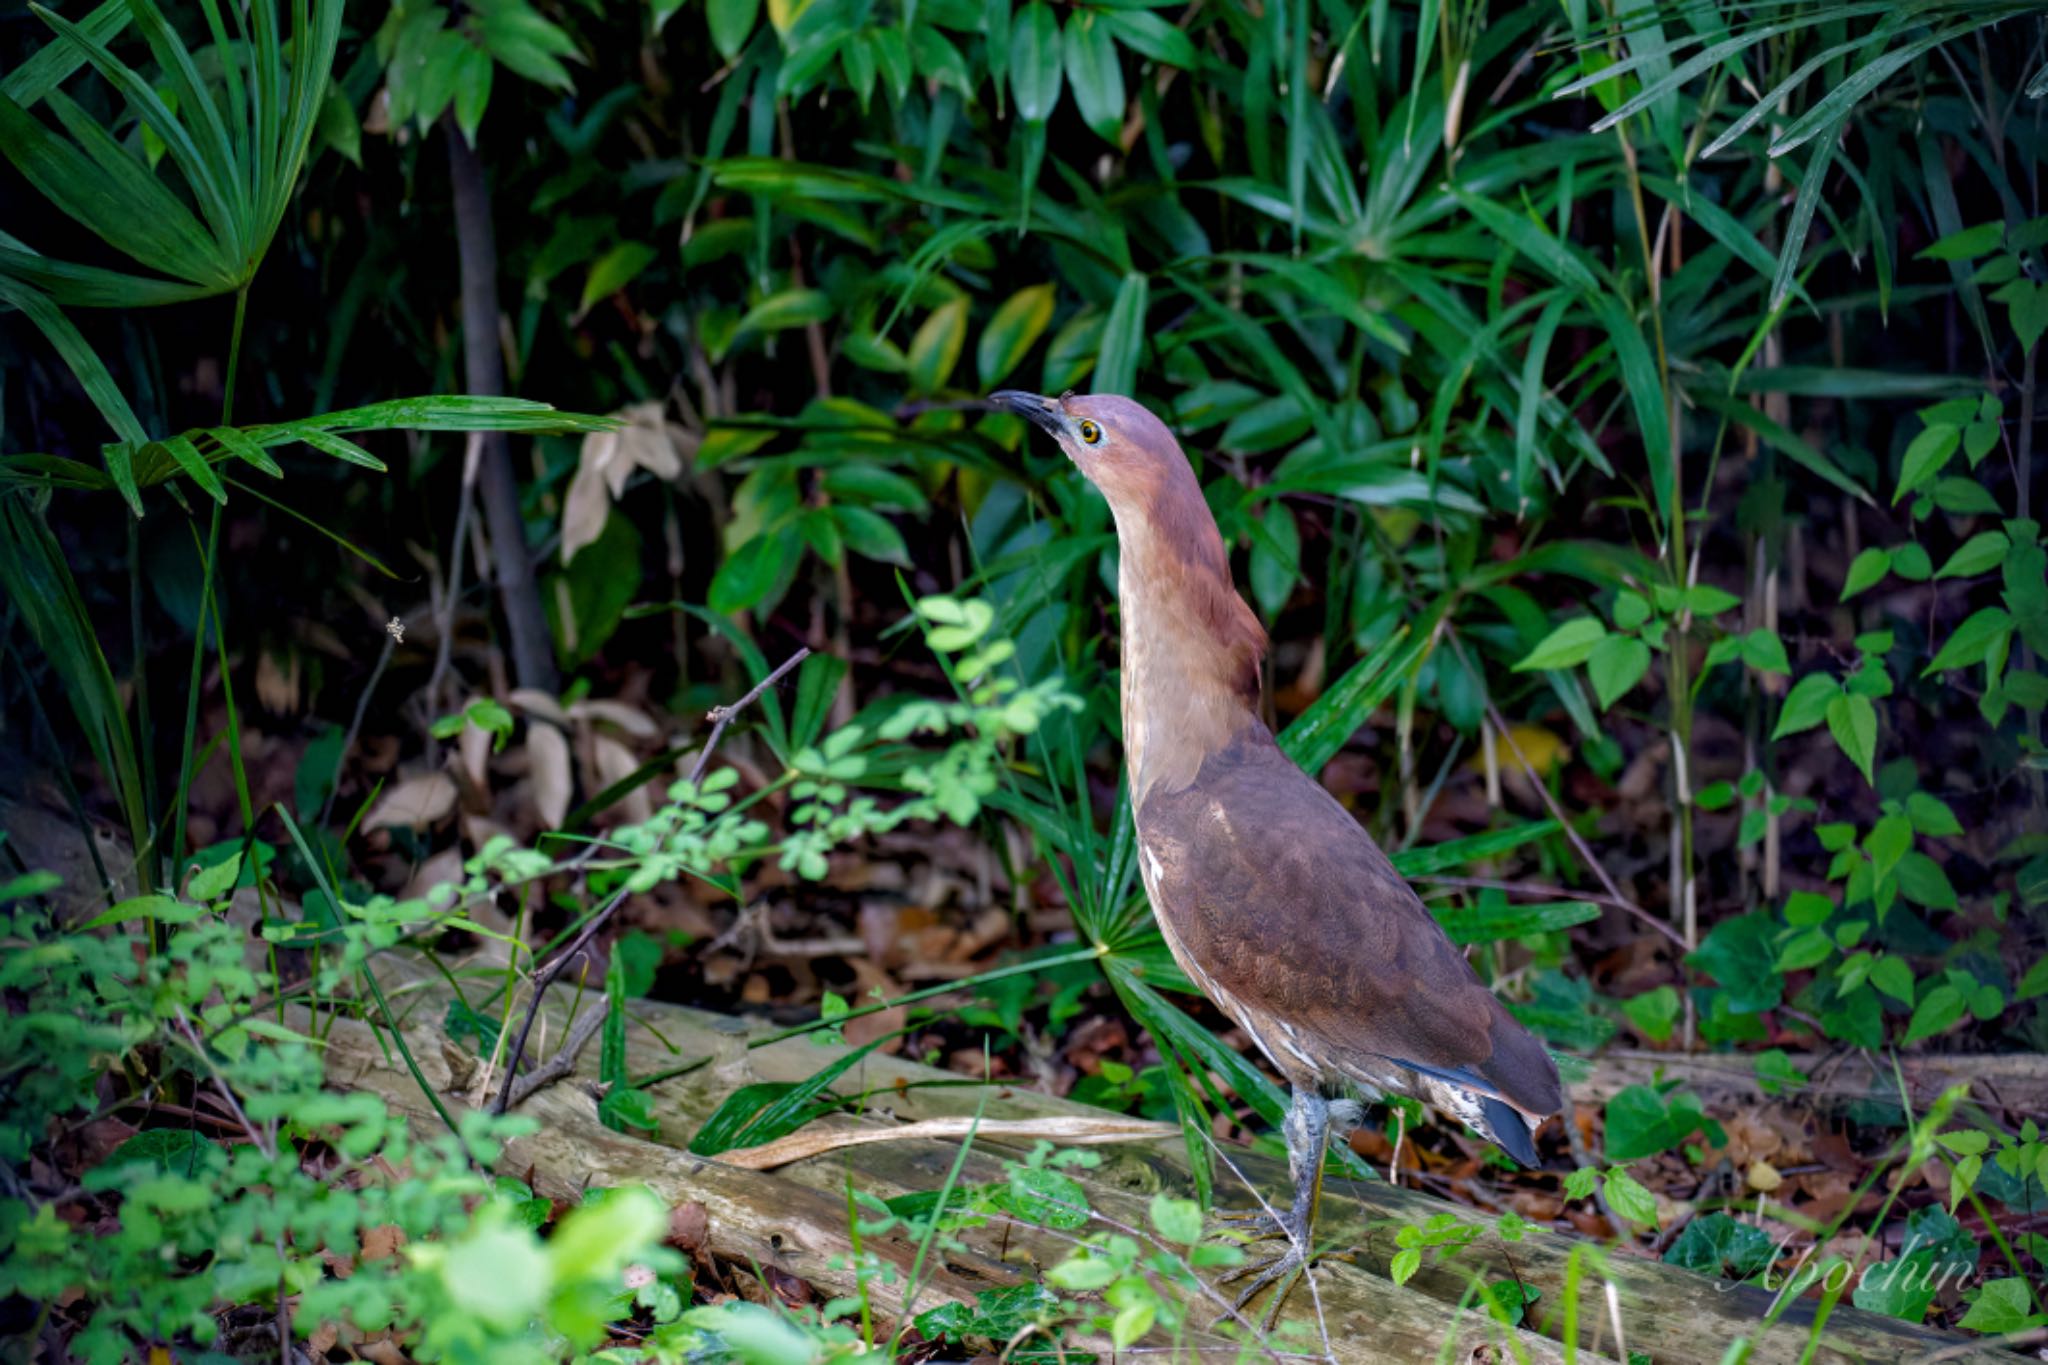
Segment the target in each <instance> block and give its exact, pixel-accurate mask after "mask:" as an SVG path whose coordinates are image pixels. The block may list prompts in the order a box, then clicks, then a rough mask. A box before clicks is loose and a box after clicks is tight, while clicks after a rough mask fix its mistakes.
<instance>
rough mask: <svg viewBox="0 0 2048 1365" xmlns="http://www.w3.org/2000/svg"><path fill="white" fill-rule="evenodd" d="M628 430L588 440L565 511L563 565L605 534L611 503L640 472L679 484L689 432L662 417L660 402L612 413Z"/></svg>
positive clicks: (688, 447)
mask: <svg viewBox="0 0 2048 1365" xmlns="http://www.w3.org/2000/svg"><path fill="white" fill-rule="evenodd" d="M613 415H614V416H615V417H617V418H618V419H619V420H620V421H621V422H623V423H624V425H622V426H620V427H617V428H615V429H614V430H611V431H593V432H591V433H590V434H589V435H588V436H586V437H584V438H583V450H582V452H581V455H580V457H579V458H578V460H577V463H576V477H575V478H574V479H572V480H570V482H569V496H568V498H567V500H566V501H565V502H564V503H563V507H562V563H564V564H567V563H569V562H570V561H571V560H573V559H575V558H576V552H577V551H578V550H581V549H582V548H583V547H584V546H586V545H588V544H590V543H591V542H593V541H595V540H596V539H597V538H598V536H599V535H601V534H603V532H604V522H605V518H606V517H608V516H610V515H611V510H612V503H613V501H615V500H616V499H617V498H618V496H619V495H620V494H621V493H623V492H625V491H626V480H627V479H629V478H631V477H632V475H633V471H634V470H635V469H644V470H646V471H647V472H648V473H650V474H652V475H654V476H655V477H656V478H658V479H676V478H679V477H680V476H681V475H682V472H683V458H684V455H685V454H686V453H688V452H689V451H690V450H691V448H692V447H693V445H694V442H693V440H692V438H691V437H690V435H689V433H687V432H685V431H684V430H683V429H682V428H681V427H679V426H677V425H676V424H675V423H673V422H670V421H667V420H666V419H664V418H663V416H662V405H661V404H660V403H659V402H652V403H635V404H633V405H632V406H631V407H626V408H621V409H620V410H619V411H618V412H617V413H615V414H613Z"/></svg>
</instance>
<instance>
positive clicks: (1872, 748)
mask: <svg viewBox="0 0 2048 1365" xmlns="http://www.w3.org/2000/svg"><path fill="white" fill-rule="evenodd" d="M1787 709H1788V710H1789V709H1790V706H1789V699H1788V706H1787ZM1827 720H1828V733H1829V734H1832V735H1833V736H1834V737H1835V743H1836V744H1838V745H1840V746H1841V749H1842V752H1843V753H1844V754H1847V755H1848V756H1849V761H1850V762H1851V763H1854V764H1855V765H1856V767H1857V768H1858V769H1859V770H1860V771H1861V772H1862V773H1863V780H1864V781H1865V782H1871V783H1874V782H1875V779H1874V778H1873V777H1872V776H1871V770H1872V765H1873V764H1875V763H1876V761H1877V708H1876V707H1875V706H1874V705H1872V704H1871V701H1870V698H1868V697H1865V696H1861V695H1858V694H1856V693H1851V692H1844V693H1841V694H1839V695H1837V696H1835V697H1833V698H1832V699H1830V700H1829V702H1828V704H1827ZM1781 728H1782V726H1781Z"/></svg>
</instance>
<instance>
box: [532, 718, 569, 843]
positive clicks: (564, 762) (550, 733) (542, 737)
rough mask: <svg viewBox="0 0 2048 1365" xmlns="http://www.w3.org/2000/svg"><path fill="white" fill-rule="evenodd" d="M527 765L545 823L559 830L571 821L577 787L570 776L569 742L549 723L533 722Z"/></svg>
mask: <svg viewBox="0 0 2048 1365" xmlns="http://www.w3.org/2000/svg"><path fill="white" fill-rule="evenodd" d="M526 762H527V767H528V769H529V770H530V772H531V774H532V778H533V804H534V806H535V808H536V809H537V810H539V812H540V819H541V823H542V824H543V825H546V826H547V827H548V828H549V829H556V828H559V827H560V826H561V823H562V821H563V820H564V819H566V818H567V817H568V814H569V796H570V793H571V791H572V790H573V787H574V782H573V779H572V778H571V777H570V774H569V741H568V740H567V739H565V738H564V737H563V735H562V732H561V731H560V730H557V729H556V728H555V727H554V726H552V725H550V724H548V723H547V722H546V721H542V720H536V721H533V722H531V723H529V724H528V725H527V727H526Z"/></svg>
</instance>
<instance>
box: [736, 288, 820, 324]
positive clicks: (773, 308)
mask: <svg viewBox="0 0 2048 1365" xmlns="http://www.w3.org/2000/svg"><path fill="white" fill-rule="evenodd" d="M831 316H832V299H831V297H830V296H829V295H827V294H826V293H825V291H824V290H822V289H785V290H783V291H782V292H781V293H779V294H771V295H769V296H768V297H767V298H765V299H763V300H761V302H759V303H757V304H755V305H754V306H753V307H752V308H750V309H748V310H747V315H746V316H745V317H743V318H741V319H740V325H739V334H744V333H747V332H778V331H782V330H784V329H785V328H790V327H802V326H805V325H806V324H808V323H813V322H823V321H824V320H825V319H826V318H829V317H831Z"/></svg>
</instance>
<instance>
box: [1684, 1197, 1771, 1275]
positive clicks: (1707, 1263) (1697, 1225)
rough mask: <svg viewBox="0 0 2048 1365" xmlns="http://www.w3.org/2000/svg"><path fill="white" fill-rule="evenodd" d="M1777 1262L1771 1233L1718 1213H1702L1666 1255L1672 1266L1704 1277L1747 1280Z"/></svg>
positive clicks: (1687, 1225)
mask: <svg viewBox="0 0 2048 1365" xmlns="http://www.w3.org/2000/svg"><path fill="white" fill-rule="evenodd" d="M1776 1259H1777V1246H1776V1244H1775V1243H1774V1242H1773V1241H1772V1240H1771V1234H1770V1233H1768V1232H1766V1231H1765V1230H1764V1229H1763V1228H1761V1227H1758V1226H1757V1225H1756V1224H1754V1223H1745V1222H1743V1221H1741V1220H1740V1219H1738V1218H1735V1217H1733V1216H1731V1215H1729V1214H1726V1213H1722V1212H1720V1211H1719V1210H1716V1211H1714V1212H1712V1213H1706V1214H1701V1215H1700V1216H1699V1217H1697V1218H1695V1219H1693V1220H1692V1221H1691V1222H1690V1223H1687V1224H1686V1225H1685V1230H1684V1231H1683V1232H1681V1233H1679V1235H1678V1239H1677V1240H1676V1241H1674V1242H1673V1243H1672V1244H1671V1249H1670V1250H1668V1251H1666V1252H1665V1253H1664V1260H1665V1263H1666V1264H1668V1265H1676V1266H1684V1267H1685V1268H1686V1269H1687V1270H1690V1271H1693V1272H1694V1273H1695V1274H1700V1275H1715V1276H1722V1275H1725V1276H1727V1277H1729V1278H1731V1279H1736V1280H1746V1279H1748V1278H1749V1277H1750V1276H1752V1275H1755V1274H1757V1273H1758V1272H1759V1271H1762V1270H1766V1269H1768V1268H1769V1267H1770V1265H1771V1262H1772V1261H1774V1260H1776Z"/></svg>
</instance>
